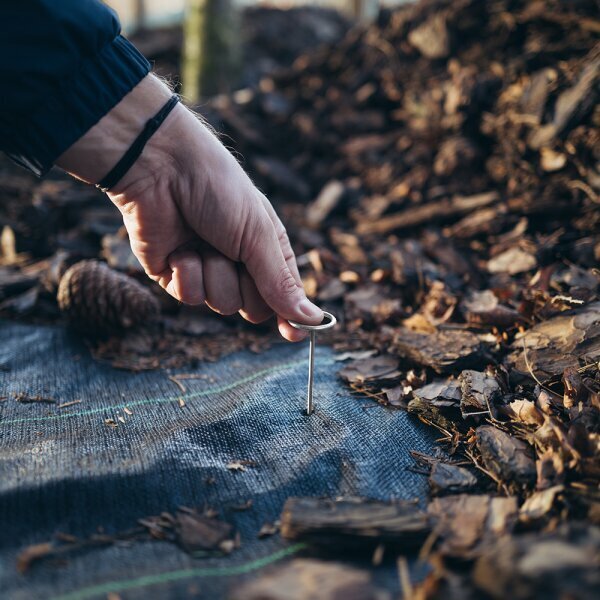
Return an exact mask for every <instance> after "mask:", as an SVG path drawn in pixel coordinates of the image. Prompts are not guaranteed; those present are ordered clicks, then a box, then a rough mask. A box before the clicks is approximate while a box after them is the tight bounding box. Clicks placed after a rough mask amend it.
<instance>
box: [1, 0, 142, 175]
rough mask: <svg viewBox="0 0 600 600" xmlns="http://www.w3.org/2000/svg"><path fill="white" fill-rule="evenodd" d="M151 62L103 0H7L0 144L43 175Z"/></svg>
mask: <svg viewBox="0 0 600 600" xmlns="http://www.w3.org/2000/svg"><path fill="white" fill-rule="evenodd" d="M149 70H150V64H149V63H148V61H147V60H146V59H145V58H144V57H143V56H142V55H141V54H140V53H139V52H138V51H137V50H136V49H135V47H134V46H132V45H131V44H130V43H129V42H128V41H127V40H126V39H125V38H123V37H122V36H121V35H120V25H119V20H118V19H117V17H116V15H115V13H114V12H113V11H112V10H110V9H109V8H108V7H106V6H105V5H104V4H103V3H102V2H100V1H99V0H1V1H0V150H2V151H4V152H5V153H6V154H8V155H9V156H10V157H11V158H12V159H13V160H15V161H16V162H18V163H19V164H21V165H23V166H24V167H26V168H28V169H30V170H31V171H33V172H34V173H36V174H37V175H43V174H44V173H45V172H47V171H48V170H49V169H50V167H51V166H52V164H53V163H54V162H55V161H56V159H57V158H58V157H59V156H60V155H61V154H62V153H63V152H64V151H65V150H66V149H67V148H69V146H71V145H72V144H73V143H74V142H76V141H77V140H78V139H79V138H80V137H81V136H82V135H83V134H84V133H85V132H86V131H87V130H88V129H90V128H91V127H92V126H93V125H95V124H96V123H97V122H98V121H99V120H100V119H101V118H102V117H103V116H104V115H105V114H106V113H107V112H109V111H110V109H111V108H113V107H114V106H115V105H116V104H118V102H119V101H120V100H121V99H122V98H123V97H124V96H125V95H126V94H127V93H128V92H129V91H131V89H133V88H134V87H135V86H136V85H137V84H138V83H139V82H140V81H141V79H143V78H144V76H145V75H146V74H147V73H148V72H149Z"/></svg>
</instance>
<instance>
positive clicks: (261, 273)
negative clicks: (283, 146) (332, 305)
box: [240, 204, 323, 325]
mask: <svg viewBox="0 0 600 600" xmlns="http://www.w3.org/2000/svg"><path fill="white" fill-rule="evenodd" d="M281 237H282V236H281V235H279V236H278V234H277V232H276V229H275V225H274V224H273V222H272V220H271V218H270V216H269V214H268V212H267V210H266V209H265V207H264V206H263V205H262V204H261V205H260V206H257V207H256V210H255V211H254V214H253V215H252V216H251V217H250V218H249V222H248V223H247V224H246V231H245V235H244V236H243V243H242V247H241V250H240V255H241V259H242V262H243V263H244V264H245V265H246V268H247V269H248V272H249V273H250V275H251V276H252V278H253V279H254V283H255V284H256V287H257V289H258V291H259V293H260V295H261V296H262V297H263V298H264V300H265V302H266V303H267V304H268V305H269V306H270V307H271V308H272V309H273V311H274V312H275V313H277V315H278V316H279V317H282V318H283V319H286V320H293V321H298V322H300V323H306V324H309V325H316V324H318V323H320V322H321V321H322V320H323V311H322V310H321V309H320V308H318V307H317V306H315V305H314V304H313V303H312V302H311V301H310V300H309V299H308V298H307V297H306V294H305V293H304V289H303V287H302V283H301V282H300V281H299V277H298V276H297V275H296V274H295V273H294V268H293V267H290V266H289V264H288V262H287V261H286V257H285V256H284V254H283V251H282V248H281V243H280V238H281ZM290 251H291V248H290ZM292 256H293V253H292ZM289 258H290V257H289V256H288V259H289Z"/></svg>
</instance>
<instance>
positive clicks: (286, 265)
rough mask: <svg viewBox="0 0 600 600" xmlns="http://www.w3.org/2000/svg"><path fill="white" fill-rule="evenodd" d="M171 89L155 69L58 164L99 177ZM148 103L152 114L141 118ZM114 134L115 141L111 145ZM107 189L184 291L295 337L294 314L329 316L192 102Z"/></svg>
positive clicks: (154, 259)
mask: <svg viewBox="0 0 600 600" xmlns="http://www.w3.org/2000/svg"><path fill="white" fill-rule="evenodd" d="M140 86H142V89H141V90H139V89H138V88H140ZM142 94H143V95H142ZM169 96H170V92H169V91H168V89H167V88H166V86H164V85H163V84H162V83H161V82H160V81H159V80H158V79H156V78H154V77H152V76H150V77H147V78H146V79H144V80H143V81H142V83H140V84H139V85H138V86H137V87H136V88H135V89H134V90H133V91H132V92H131V93H130V94H129V95H128V96H127V97H126V98H125V99H124V100H123V101H122V102H121V103H120V104H119V105H117V107H115V109H113V111H111V112H110V113H109V114H108V115H107V116H106V117H104V119H102V120H101V121H100V122H99V123H98V125H96V126H95V127H94V128H92V130H90V132H88V133H87V134H86V135H85V136H83V138H81V140H79V141H78V142H76V144H74V146H73V147H72V148H71V149H69V151H67V153H65V154H64V155H63V156H62V157H61V159H59V162H58V164H59V165H60V166H62V167H63V168H66V169H67V170H69V171H70V172H72V173H74V174H75V175H77V176H80V177H81V178H83V179H86V180H88V181H98V180H99V179H100V178H101V177H102V176H104V175H105V174H106V172H108V171H109V170H110V168H112V166H113V165H114V164H115V163H116V162H117V161H118V159H119V158H120V156H121V155H122V154H123V153H124V152H125V150H126V148H127V147H128V145H127V143H126V142H125V141H124V140H125V138H126V137H128V136H129V137H130V135H131V132H132V131H133V130H135V129H136V125H138V126H139V129H137V131H138V133H139V131H141V129H142V127H143V123H145V121H147V120H148V119H149V118H150V117H152V116H153V115H154V114H155V113H156V112H157V111H158V109H159V108H160V107H161V106H162V105H163V104H164V103H165V102H166V100H167V99H168V98H169ZM154 99H155V100H156V101H154ZM140 104H141V106H140ZM153 105H154V106H153ZM140 111H141V112H145V113H148V112H149V113H150V114H145V115H144V117H143V118H141V117H140V114H139V112H140ZM113 113H114V114H113ZM103 121H104V123H103ZM140 121H141V124H140ZM124 123H126V124H127V125H126V126H123V124H124ZM119 125H121V126H119ZM123 129H125V132H124V131H123ZM135 135H137V134H134V135H133V138H135ZM107 136H108V137H109V138H110V139H111V140H112V142H111V144H109V145H110V148H108V149H106V145H107V142H106V139H107ZM86 137H88V139H87V140H86V139H85V138H86ZM131 141H133V139H131V140H129V144H130V143H131ZM78 144H79V147H78V148H77V146H78ZM103 148H104V149H106V151H105V152H102V149H103ZM100 154H101V155H102V159H101V162H102V163H103V164H101V165H99V166H98V161H99V159H98V158H97V159H96V164H95V165H94V164H91V163H92V162H93V157H94V155H95V156H96V157H98V156H99V155H100ZM107 155H112V159H110V158H107ZM86 157H89V158H86ZM105 163H108V166H106V164H105ZM108 195H109V197H110V199H111V200H112V201H113V202H114V203H115V205H116V206H117V207H118V208H119V210H120V211H121V213H122V215H123V221H124V224H125V227H126V228H127V231H128V233H129V239H130V242H131V248H132V250H133V253H134V254H135V256H136V257H137V258H138V260H139V261H140V263H141V264H142V266H143V268H144V270H145V271H146V273H147V274H148V276H149V277H151V278H152V279H154V280H155V281H157V282H158V283H159V284H160V285H161V286H162V287H163V288H164V289H165V290H166V291H167V292H169V294H171V295H172V296H174V297H175V298H177V299H178V300H180V301H182V302H185V303H188V304H200V303H202V302H206V303H207V304H208V305H209V306H210V307H211V308H212V309H213V310H215V311H216V312H219V313H221V314H234V313H235V312H238V311H239V312H240V314H241V315H242V316H243V317H244V318H245V319H247V320H248V321H251V322H253V323H258V322H261V321H263V320H265V319H267V318H268V317H269V316H271V315H272V314H273V313H275V314H276V315H277V319H278V325H279V330H280V332H281V334H282V335H283V336H284V337H285V338H286V339H288V340H290V341H297V340H299V339H302V338H303V337H304V334H303V333H302V332H300V331H299V330H297V329H294V328H293V327H291V325H289V323H288V320H295V321H300V322H303V323H307V324H317V323H320V322H321V320H322V318H323V313H322V311H321V310H320V309H319V308H318V307H316V306H315V305H314V304H312V303H311V302H310V301H309V300H308V299H307V297H306V295H305V293H304V290H303V287H302V282H301V280H300V275H299V273H298V268H297V266H296V259H295V257H294V253H293V251H292V248H291V246H290V243H289V240H288V237H287V234H286V232H285V229H284V227H283V225H282V224H281V221H280V220H279V218H278V217H277V215H276V213H275V211H274V209H273V207H272V206H271V204H270V203H269V201H268V200H267V199H266V198H265V196H264V195H263V194H262V193H261V192H260V191H259V190H258V189H257V188H256V187H255V186H254V185H253V184H252V182H251V180H250V178H249V177H248V176H247V175H246V173H245V172H244V170H243V169H242V168H241V167H240V165H239V164H238V163H237V161H236V160H235V159H234V158H233V156H232V155H231V154H230V153H229V152H228V151H227V149H226V148H225V147H224V146H223V145H222V144H221V143H220V142H219V141H218V139H217V138H216V137H215V136H214V135H213V133H212V132H211V131H210V130H209V129H208V128H207V127H206V126H205V125H204V124H203V123H202V122H201V121H200V120H199V119H198V118H197V117H196V116H194V115H193V113H191V112H190V111H188V110H187V109H186V108H185V107H183V106H177V107H175V109H174V110H173V112H172V113H171V114H170V115H169V116H168V117H167V119H166V120H165V121H164V123H163V124H162V125H161V126H160V128H159V129H158V130H157V131H156V133H155V134H154V135H153V136H152V137H151V138H150V140H149V141H148V143H147V145H146V147H145V148H144V152H143V153H142V155H141V156H140V158H139V159H138V160H137V161H136V162H135V164H134V165H133V166H132V167H131V169H130V170H129V171H128V172H127V173H126V175H125V176H124V177H123V179H122V180H121V181H119V182H118V183H117V185H116V186H115V187H114V188H113V189H112V190H110V192H109V193H108Z"/></svg>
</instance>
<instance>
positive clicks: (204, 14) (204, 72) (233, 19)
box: [183, 0, 239, 104]
mask: <svg viewBox="0 0 600 600" xmlns="http://www.w3.org/2000/svg"><path fill="white" fill-rule="evenodd" d="M234 4H235V2H234V0H190V6H189V9H188V16H187V18H186V22H185V42H184V65H183V95H184V97H185V98H186V100H187V101H188V102H189V103H191V104H194V103H197V102H198V101H200V99H201V98H206V97H209V96H214V95H215V94H219V93H223V92H227V91H229V90H230V87H231V84H232V82H233V78H234V77H235V75H236V73H237V69H238V62H239V20H238V14H237V10H236V9H235V6H234Z"/></svg>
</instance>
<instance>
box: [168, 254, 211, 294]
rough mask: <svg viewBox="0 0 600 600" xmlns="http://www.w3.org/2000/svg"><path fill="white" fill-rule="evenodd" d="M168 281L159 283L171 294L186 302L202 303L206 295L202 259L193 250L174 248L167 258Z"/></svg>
mask: <svg viewBox="0 0 600 600" xmlns="http://www.w3.org/2000/svg"><path fill="white" fill-rule="evenodd" d="M168 263H169V269H170V271H171V278H170V281H167V282H166V285H163V283H162V282H160V281H159V283H161V285H163V287H164V288H165V290H166V291H167V292H169V294H171V296H173V297H174V298H176V299H177V300H179V301H180V302H185V303H186V304H202V303H203V302H204V301H205V299H206V295H205V292H204V285H203V276H202V259H201V258H200V256H199V255H198V253H197V252H194V251H193V250H186V249H180V250H175V252H172V253H171V254H170V255H169V258H168Z"/></svg>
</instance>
